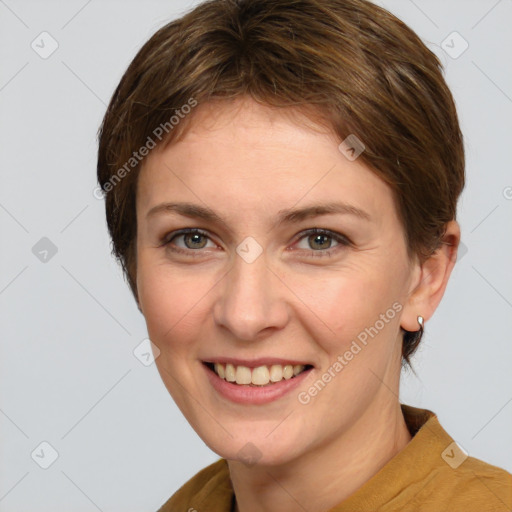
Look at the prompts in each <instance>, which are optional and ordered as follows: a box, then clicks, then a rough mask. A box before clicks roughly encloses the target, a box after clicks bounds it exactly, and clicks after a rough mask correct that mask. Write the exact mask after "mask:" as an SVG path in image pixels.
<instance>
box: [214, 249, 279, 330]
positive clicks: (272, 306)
mask: <svg viewBox="0 0 512 512" xmlns="http://www.w3.org/2000/svg"><path fill="white" fill-rule="evenodd" d="M250 244H251V242H250V241H249V245H244V243H242V244H240V245H239V247H238V248H237V254H236V255H235V258H234V262H233V266H232V267H231V270H230V271H229V272H228V273H227V275H226V276H225V285H224V289H223V291H222V296H221V297H220V299H219V301H218V302H217V304H216V307H215V320H216V322H217V324H219V325H223V326H224V327H226V328H228V329H229V330H230V331H231V332H232V333H233V336H234V337H236V338H237V339H241V340H251V339H253V338H255V337H257V336H258V333H259V332H261V331H262V330H264V329H266V328H268V327H282V326H283V325H284V323H285V322H286V306H285V304H284V302H283V297H282V296H281V293H282V290H281V287H280V286H279V284H278V280H277V277H276V276H274V275H273V273H272V272H271V270H270V269H269V268H268V266H267V265H268V262H267V258H266V254H265V253H264V252H260V254H259V255H257V257H255V258H254V252H252V251H254V249H255V248H254V246H252V247H251V245H250ZM247 249H248V250H247ZM251 252H252V254H251ZM248 255H250V257H248Z"/></svg>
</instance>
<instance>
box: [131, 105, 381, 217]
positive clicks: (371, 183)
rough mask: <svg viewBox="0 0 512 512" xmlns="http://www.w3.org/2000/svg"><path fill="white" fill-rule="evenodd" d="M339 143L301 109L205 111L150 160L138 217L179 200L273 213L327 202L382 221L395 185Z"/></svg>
mask: <svg viewBox="0 0 512 512" xmlns="http://www.w3.org/2000/svg"><path fill="white" fill-rule="evenodd" d="M339 142H340V141H339V140H338V139H337V137H336V135H335V134H334V132H333V131H332V130H330V129H329V128H328V127H327V126H326V125H325V124H315V123H314V122H313V121H312V120H311V119H310V118H309V117H306V116H304V114H303V113H302V112H301V111H298V110H294V109H276V108H271V107H266V106H262V105H260V104H258V103H256V102H254V101H252V100H247V99H244V100H240V101H235V102H232V103H226V102H223V103H212V104H205V105H199V107H197V110H196V111H195V112H194V117H193V118H192V119H191V122H190V126H188V127H187V130H186V132H185V133H184V136H183V137H182V138H180V139H179V140H178V141H176V142H173V143H171V144H169V145H168V146H167V147H163V148H158V149H156V150H153V152H152V153H151V154H150V155H149V156H148V157H147V158H146V160H145V161H144V163H143V168H142V170H141V174H140V176H139V183H138V191H137V210H138V213H144V214H145V213H147V212H148V211H149V210H150V209H151V208H154V207H155V206H156V205H157V204H159V203H163V202H166V201H168V202H171V201H176V200H183V201H188V202H195V203H203V206H204V205H209V206H212V205H215V207H216V208H217V207H220V208H222V209H225V210H227V209H230V208H231V209H234V210H237V211H238V212H242V211H245V212H248V211H251V210H255V209H256V210H259V211H265V212H268V213H270V212H272V211H273V210H275V211H276V212H277V211H278V210H281V209H283V208H286V207H291V206H293V205H294V204H296V203H299V202H300V203H301V205H306V204H307V203H308V202H315V203H318V202H319V201H322V200H323V201H325V202H333V201H346V202H349V201H350V204H352V205H354V206H355V207H359V208H360V209H364V210H366V211H368V213H370V214H372V213H373V214H374V215H375V214H377V216H378V212H379V210H380V209H383V208H386V207H389V202H390V201H391V191H390V189H389V187H388V186H387V184H386V183H384V182H383V181H382V180H381V179H380V178H379V177H378V176H377V175H376V174H374V173H373V172H372V171H371V170H370V169H368V168H367V167H366V166H365V165H364V164H363V163H362V161H361V160H355V161H350V160H348V159H347V158H346V157H345V156H344V155H343V154H342V153H341V152H340V151H339V149H338V145H339Z"/></svg>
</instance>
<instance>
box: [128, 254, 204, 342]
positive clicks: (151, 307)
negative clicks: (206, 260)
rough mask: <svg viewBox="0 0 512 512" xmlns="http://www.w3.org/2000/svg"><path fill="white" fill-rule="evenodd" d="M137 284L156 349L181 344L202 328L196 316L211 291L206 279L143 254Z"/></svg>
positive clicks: (192, 337) (193, 336) (194, 335)
mask: <svg viewBox="0 0 512 512" xmlns="http://www.w3.org/2000/svg"><path fill="white" fill-rule="evenodd" d="M138 262H139V266H138V274H137V282H138V287H139V288H138V290H139V299H140V302H141V304H142V309H143V311H144V318H145V320H146V324H147V328H148V333H149V336H150V338H151V339H152V341H153V342H155V343H156V344H157V345H159V346H162V347H163V346H165V345H167V346H169V345H170V344H172V345H174V348H178V346H176V343H177V342H178V341H180V342H181V343H182V344H183V345H185V344H187V343H188V340H191V339H194V338H195V337H196V333H197V331H198V329H199V326H200V325H201V322H199V321H198V315H200V314H201V311H202V307H204V305H205V304H206V296H207V294H208V291H209V290H210V289H211V287H212V284H213V283H210V284H209V281H208V279H207V278H206V276H204V275H199V273H197V274H196V275H195V276H194V275H193V274H192V273H190V272H186V273H185V272H180V271H179V269H177V268H172V267H171V266H170V265H166V264H165V263H159V262H155V261H152V260H151V259H150V258H149V257H147V258H145V257H144V255H142V256H141V257H140V258H139V260H138Z"/></svg>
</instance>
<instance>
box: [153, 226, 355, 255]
mask: <svg viewBox="0 0 512 512" xmlns="http://www.w3.org/2000/svg"><path fill="white" fill-rule="evenodd" d="M187 234H199V235H202V236H204V237H206V238H207V239H208V240H210V241H212V242H213V243H215V242H214V240H212V237H211V236H210V234H209V233H208V231H205V230H203V229H201V228H183V229H180V230H177V231H173V232H172V233H170V234H167V235H165V236H164V237H163V239H162V243H161V245H160V247H165V246H167V245H170V244H171V242H172V241H173V240H174V239H175V238H178V237H180V236H184V235H187ZM315 234H320V235H326V236H328V237H330V238H332V239H333V240H335V241H336V242H337V243H338V245H336V246H334V247H330V248H328V249H323V250H317V251H315V250H313V249H293V250H294V251H306V252H307V253H309V254H310V255H311V254H312V253H314V254H317V255H321V254H330V253H331V252H333V251H336V250H337V248H338V246H342V247H348V246H352V245H353V244H352V241H351V240H350V239H349V238H348V237H347V236H345V235H343V234H342V233H338V232H337V231H332V230H330V229H326V228H309V229H306V230H303V231H301V232H300V233H298V234H297V235H296V237H295V241H294V242H293V245H295V244H296V243H297V242H299V241H301V240H302V239H303V238H305V237H307V236H310V235H315ZM171 250H172V251H173V252H177V253H182V254H192V253H197V254H199V253H201V252H204V251H203V250H202V249H197V250H194V249H183V248H181V247H177V248H174V249H171Z"/></svg>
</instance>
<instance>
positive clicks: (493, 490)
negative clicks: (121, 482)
mask: <svg viewBox="0 0 512 512" xmlns="http://www.w3.org/2000/svg"><path fill="white" fill-rule="evenodd" d="M401 407H402V413H403V415H404V419H405V422H406V424H407V427H408V428H409V431H410V433H411V435H412V436H413V437H412V439H411V441H410V442H409V443H408V444H407V445H406V446H405V447H404V448H403V449H402V450H401V451H400V452H399V453H397V454H396V455H395V457H393V458H392V459H391V460H390V461H389V462H388V463H387V464H386V465H385V466H384V467H383V468H381V469H380V471H378V472H377V473H376V474H375V475H374V476H373V477H372V478H370V479H369V480H368V481H367V482H366V483H365V484H363V485H362V486H361V487H360V488H359V489H358V490H357V491H355V492H354V493H353V494H352V495H351V496H349V498H347V499H346V500H344V501H343V502H342V503H340V504H339V505H336V506H335V507H333V508H331V509H330V510H329V511H326V512H376V511H378V512H397V511H407V512H511V511H512V475H511V474H510V473H508V472H507V471H505V470H504V469H501V468H498V467H496V466H492V465H490V464H487V463H486V462H483V461H481V460H478V459H475V458H473V457H467V456H466V454H465V453H464V452H463V451H462V450H461V449H460V448H459V447H458V445H457V444H456V443H454V441H453V439H452V438H451V437H450V436H449V435H448V433H447V432H446V431H445V430H444V429H443V427H442V426H441V424H440V423H439V421H438V419H437V416H436V415H435V414H434V413H433V412H432V411H429V410H427V409H418V408H416V407H411V406H408V405H403V404H402V405H401ZM234 498H235V496H234V491H233V487H232V485H231V481H230V478H229V469H228V465H227V462H226V460H225V459H220V460H218V461H217V462H215V463H214V464H211V465H210V466H208V467H206V468H204V469H203V470H202V471H200V472H199V473H197V475H195V476H194V477H193V478H191V479H190V480H189V481H188V482H187V483H186V484H184V485H183V486H182V487H181V488H180V489H179V490H178V491H177V492H176V493H175V494H174V495H173V496H172V497H171V498H170V499H169V500H168V501H167V502H166V503H165V504H164V505H163V506H162V507H161V508H160V509H159V511H158V512H196V511H197V512H232V511H233V510H234V508H233V507H234Z"/></svg>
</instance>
